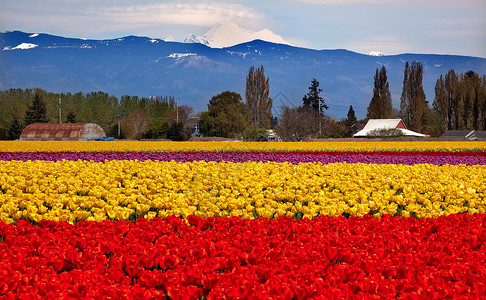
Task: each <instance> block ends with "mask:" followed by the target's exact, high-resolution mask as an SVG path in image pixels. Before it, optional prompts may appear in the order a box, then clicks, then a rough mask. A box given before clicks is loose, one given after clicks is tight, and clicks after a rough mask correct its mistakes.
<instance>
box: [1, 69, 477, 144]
mask: <svg viewBox="0 0 486 300" xmlns="http://www.w3.org/2000/svg"><path fill="white" fill-rule="evenodd" d="M422 77H423V66H422V64H421V63H420V62H417V61H414V62H412V63H409V62H408V61H407V62H405V67H404V76H403V88H402V94H401V97H400V107H399V108H394V107H393V105H392V99H391V93H390V90H389V83H388V78H387V72H386V67H385V66H382V67H381V68H376V72H375V76H374V85H373V93H372V95H371V100H370V102H369V105H368V108H367V115H366V118H365V119H364V120H357V118H356V114H355V111H354V109H353V107H352V105H350V107H349V110H348V114H347V118H346V119H341V120H336V119H335V118H334V117H332V116H330V115H328V114H326V113H325V111H326V110H327V109H328V108H329V107H328V105H327V104H326V103H325V100H324V98H323V97H322V96H321V93H322V91H323V90H322V89H321V88H320V87H319V81H318V80H317V79H316V78H313V79H312V80H311V82H310V86H309V88H308V93H307V94H305V95H304V96H303V98H302V105H300V106H298V107H288V106H284V107H283V108H282V111H281V112H280V115H279V116H278V117H277V116H274V115H272V105H273V101H272V99H271V98H270V97H269V92H270V83H269V78H268V77H266V76H265V72H264V68H263V66H260V67H258V68H255V67H254V66H251V67H250V68H249V71H248V75H247V76H246V89H245V101H243V99H242V96H241V95H240V94H238V93H235V92H231V91H224V92H222V93H220V94H218V95H215V96H214V97H212V99H210V100H209V103H208V110H207V111H204V112H201V113H199V114H198V120H199V129H200V132H201V133H202V135H205V136H218V137H226V138H238V139H245V140H255V139H256V138H257V137H258V136H260V135H263V134H266V133H267V130H268V129H273V130H274V131H275V132H276V133H277V134H278V135H279V136H281V137H282V138H284V139H285V140H303V139H305V138H329V137H331V138H339V137H351V136H352V135H353V132H355V131H356V129H357V127H359V126H363V125H364V124H365V123H366V121H367V120H368V119H388V118H401V119H402V120H403V121H404V123H405V124H406V126H407V128H408V129H410V130H413V131H418V132H421V133H426V134H429V135H432V136H438V135H440V134H441V133H443V132H444V131H445V130H461V129H474V130H486V76H485V75H483V76H479V75H478V74H476V73H475V72H473V71H469V72H466V73H465V74H456V73H455V72H454V70H450V71H449V72H448V73H447V74H446V75H444V76H442V75H441V76H440V78H439V79H438V80H437V83H436V87H435V97H434V101H433V103H432V105H429V101H427V100H426V97H425V93H424V90H423V85H422ZM0 107H1V109H0V139H16V138H18V137H19V136H20V133H21V131H22V129H23V128H25V126H27V125H29V124H31V123H35V122H59V121H61V122H68V123H76V122H80V123H97V124H99V125H100V126H101V127H102V128H103V129H104V130H105V132H106V133H107V135H109V136H114V137H116V138H129V139H141V138H148V139H160V138H164V139H171V140H187V139H189V138H190V137H191V131H190V128H189V126H188V120H189V118H190V117H191V116H193V115H194V111H193V109H192V107H189V106H186V105H181V106H179V105H178V104H177V99H176V98H174V97H160V96H157V97H150V98H143V97H142V98H139V97H137V96H127V95H125V96H122V97H121V98H120V99H117V98H116V97H114V96H110V95H108V94H106V93H104V92H92V93H87V94H83V93H76V94H71V93H63V94H55V93H48V92H46V91H44V90H42V89H39V88H37V89H26V90H21V89H10V90H7V91H3V92H0ZM59 109H61V111H62V112H63V114H62V115H60V114H59ZM59 117H61V120H59Z"/></svg>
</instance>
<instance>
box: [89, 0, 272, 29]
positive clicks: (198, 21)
mask: <svg viewBox="0 0 486 300" xmlns="http://www.w3.org/2000/svg"><path fill="white" fill-rule="evenodd" d="M91 13H92V14H94V15H96V16H97V17H100V18H108V19H110V20H112V21H113V22H117V21H118V20H122V22H123V23H124V24H126V25H127V27H129V26H130V25H133V24H135V25H138V24H146V23H151V24H152V25H154V26H156V25H157V24H159V25H163V24H179V25H196V26H206V27H211V26H213V25H214V24H217V23H222V22H234V23H237V24H241V25H243V26H245V25H250V24H253V25H254V24H263V22H264V20H265V16H264V15H263V14H262V13H260V12H258V11H256V10H254V9H252V8H249V7H245V6H243V5H241V4H233V3H221V2H206V3H194V2H181V1H179V2H168V3H155V4H146V5H132V6H114V7H101V8H98V7H94V8H92V9H91Z"/></svg>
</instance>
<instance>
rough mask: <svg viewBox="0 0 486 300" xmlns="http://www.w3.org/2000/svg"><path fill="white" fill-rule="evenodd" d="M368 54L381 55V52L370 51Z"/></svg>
mask: <svg viewBox="0 0 486 300" xmlns="http://www.w3.org/2000/svg"><path fill="white" fill-rule="evenodd" d="M368 55H370V56H383V55H384V54H383V52H379V51H371V52H369V53H368Z"/></svg>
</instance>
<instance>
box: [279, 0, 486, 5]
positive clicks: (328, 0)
mask: <svg viewBox="0 0 486 300" xmlns="http://www.w3.org/2000/svg"><path fill="white" fill-rule="evenodd" d="M288 1H291V2H300V3H307V4H313V5H348V4H387V5H390V4H434V3H436V4H437V5H443V4H444V3H457V0H288ZM467 4H472V5H477V4H484V0H462V1H461V5H467Z"/></svg>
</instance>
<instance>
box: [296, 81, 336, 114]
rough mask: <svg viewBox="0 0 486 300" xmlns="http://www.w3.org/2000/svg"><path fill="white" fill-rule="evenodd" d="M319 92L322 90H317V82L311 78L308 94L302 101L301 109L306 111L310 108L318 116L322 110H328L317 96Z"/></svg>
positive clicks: (322, 100)
mask: <svg viewBox="0 0 486 300" xmlns="http://www.w3.org/2000/svg"><path fill="white" fill-rule="evenodd" d="M321 92H322V89H320V88H319V81H317V79H315V78H313V79H312V81H311V86H310V87H309V92H308V93H307V95H305V96H304V98H303V99H302V101H303V104H304V105H303V107H304V108H306V109H307V108H311V109H313V110H315V111H317V112H319V113H320V114H323V112H324V109H329V107H328V106H327V105H326V104H325V103H324V98H322V97H321V96H320V95H319V94H320V93H321ZM319 108H320V110H319Z"/></svg>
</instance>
